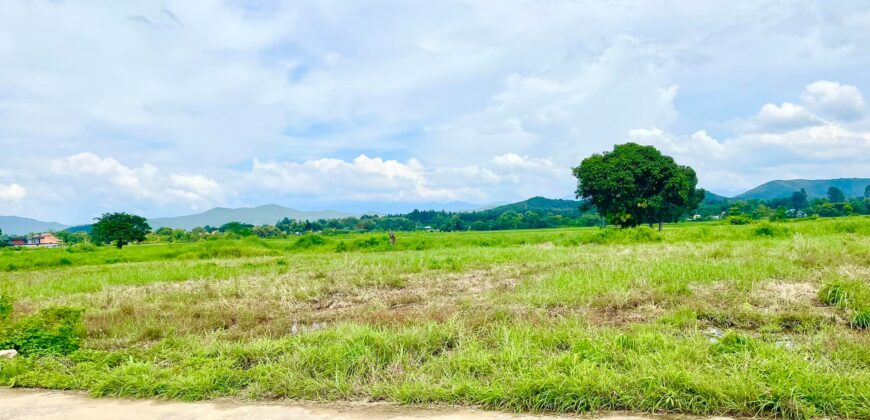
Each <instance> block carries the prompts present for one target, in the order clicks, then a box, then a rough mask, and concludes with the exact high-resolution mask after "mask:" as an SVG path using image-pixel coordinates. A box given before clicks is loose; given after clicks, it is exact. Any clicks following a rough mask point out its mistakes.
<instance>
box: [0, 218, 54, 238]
mask: <svg viewBox="0 0 870 420" xmlns="http://www.w3.org/2000/svg"><path fill="white" fill-rule="evenodd" d="M66 228H67V226H66V225H62V224H60V223H56V222H43V221H39V220H36V219H28V218H26V217H18V216H0V231H3V234H4V235H26V234H28V233H41V232H48V231H59V230H64V229H66Z"/></svg>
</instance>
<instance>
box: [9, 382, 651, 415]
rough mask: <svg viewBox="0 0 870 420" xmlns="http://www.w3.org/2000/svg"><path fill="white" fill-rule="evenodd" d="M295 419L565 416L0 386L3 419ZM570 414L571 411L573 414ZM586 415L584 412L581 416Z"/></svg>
mask: <svg viewBox="0 0 870 420" xmlns="http://www.w3.org/2000/svg"><path fill="white" fill-rule="evenodd" d="M249 418H253V419H256V420H272V419H296V420H327V419H345V420H374V419H391V420H400V419H421V418H432V419H438V420H460V419H463V420H465V419H468V420H531V419H544V420H552V419H560V418H563V419H564V418H569V417H552V416H530V415H524V416H521V415H513V414H507V413H498V412H490V411H481V410H473V409H461V408H444V409H416V408H407V407H394V406H390V405H381V404H353V405H344V406H336V407H317V406H313V405H312V406H307V405H294V404H293V403H285V404H280V403H276V404H259V403H246V402H237V401H216V402H195V403H186V402H176V401H154V400H121V399H109V398H101V399H94V398H89V397H88V396H87V395H84V394H80V393H71V392H60V391H34V390H13V389H5V388H0V420H6V419H10V420H11V419H16V420H23V419H65V420H66V419H69V420H75V419H87V420H92V419H113V420H114V419H127V420H137V419H149V420H150V419H173V420H182V419H184V420H190V419H209V420H211V419H249ZM655 418H656V417H641V416H624V415H612V416H606V417H599V419H608V420H647V419H655ZM575 419H576V417H575ZM587 419H588V417H587Z"/></svg>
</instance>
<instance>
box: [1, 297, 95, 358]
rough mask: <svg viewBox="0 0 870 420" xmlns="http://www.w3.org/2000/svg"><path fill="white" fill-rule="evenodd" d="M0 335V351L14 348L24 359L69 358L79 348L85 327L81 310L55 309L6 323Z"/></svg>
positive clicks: (44, 310)
mask: <svg viewBox="0 0 870 420" xmlns="http://www.w3.org/2000/svg"><path fill="white" fill-rule="evenodd" d="M0 332H2V334H0V348H13V349H15V350H18V352H19V353H21V354H22V355H24V356H31V355H37V356H42V355H66V354H69V353H72V352H73V351H75V350H76V349H78V348H79V344H80V343H81V340H82V336H83V335H84V327H83V326H82V314H81V311H80V310H78V309H73V308H67V307H55V308H47V309H43V310H41V311H39V312H38V313H37V314H35V315H32V316H29V317H26V318H22V319H21V320H19V321H17V322H14V323H13V322H7V323H6V324H5V325H2V326H0Z"/></svg>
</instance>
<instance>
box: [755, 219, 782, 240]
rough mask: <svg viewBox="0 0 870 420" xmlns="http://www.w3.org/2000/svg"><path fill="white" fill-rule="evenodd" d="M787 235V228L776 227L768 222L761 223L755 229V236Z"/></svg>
mask: <svg viewBox="0 0 870 420" xmlns="http://www.w3.org/2000/svg"><path fill="white" fill-rule="evenodd" d="M787 234H788V228H787V227H785V226H776V225H774V224H772V223H769V222H761V223H759V224H758V227H756V228H755V236H769V237H775V236H785V235H787Z"/></svg>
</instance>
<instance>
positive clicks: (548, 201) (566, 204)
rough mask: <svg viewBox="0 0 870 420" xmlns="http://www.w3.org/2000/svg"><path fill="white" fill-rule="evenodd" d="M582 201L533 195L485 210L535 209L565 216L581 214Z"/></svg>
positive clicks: (521, 210) (497, 211)
mask: <svg viewBox="0 0 870 420" xmlns="http://www.w3.org/2000/svg"><path fill="white" fill-rule="evenodd" d="M582 204H583V202H582V201H577V200H562V199H556V198H544V197H532V198H530V199H528V200H525V201H520V202H519V203H513V204H506V205H503V206H498V207H495V208H491V209H485V210H484V211H487V212H493V213H498V214H501V213H505V212H508V211H512V212H515V213H525V212H527V211H535V212H538V213H541V214H561V215H564V216H568V215H573V216H577V215H579V214H580V205H582Z"/></svg>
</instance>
